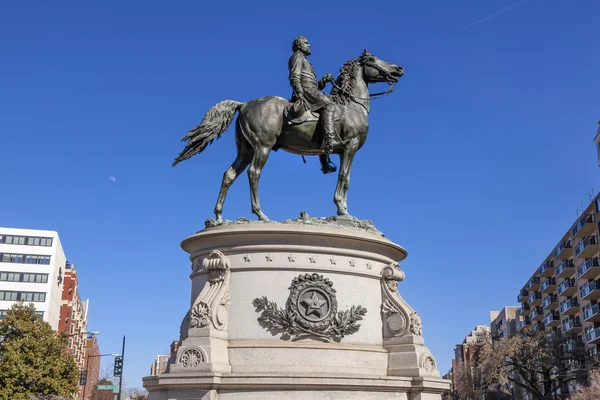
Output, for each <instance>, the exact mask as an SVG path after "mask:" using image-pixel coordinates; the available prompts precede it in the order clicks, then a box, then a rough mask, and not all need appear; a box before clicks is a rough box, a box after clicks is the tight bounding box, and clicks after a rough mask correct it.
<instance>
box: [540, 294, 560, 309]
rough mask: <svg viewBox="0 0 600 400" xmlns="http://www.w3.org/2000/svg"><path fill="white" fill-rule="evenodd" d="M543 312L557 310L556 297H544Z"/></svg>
mask: <svg viewBox="0 0 600 400" xmlns="http://www.w3.org/2000/svg"><path fill="white" fill-rule="evenodd" d="M542 308H543V309H544V311H548V310H556V309H557V308H558V296H546V297H544V300H543V301H542Z"/></svg>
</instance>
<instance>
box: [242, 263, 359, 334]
mask: <svg viewBox="0 0 600 400" xmlns="http://www.w3.org/2000/svg"><path fill="white" fill-rule="evenodd" d="M289 289H290V296H289V297H288V300H287V303H286V307H285V309H280V308H279V307H278V306H277V304H276V303H275V302H272V301H269V300H268V299H267V298H266V297H262V298H256V299H254V301H253V302H252V304H253V305H254V307H256V311H257V312H260V313H261V315H260V316H259V317H258V322H259V324H260V326H262V327H263V328H265V329H267V330H268V331H270V332H273V333H275V334H276V333H287V334H288V335H290V336H292V337H293V338H299V337H304V336H318V337H320V338H323V339H326V340H335V341H339V340H341V339H342V338H343V337H344V336H346V335H351V334H353V333H356V332H358V329H359V328H360V325H359V324H357V322H358V321H360V320H362V318H363V316H364V315H365V314H366V313H367V309H366V308H364V307H362V306H361V305H357V306H352V307H351V308H350V310H346V311H339V312H338V311H337V300H336V298H335V293H336V291H335V289H333V282H331V281H330V280H329V279H327V278H323V275H319V274H312V275H311V274H305V275H300V276H298V277H297V278H294V280H293V281H292V285H291V286H290V288H289Z"/></svg>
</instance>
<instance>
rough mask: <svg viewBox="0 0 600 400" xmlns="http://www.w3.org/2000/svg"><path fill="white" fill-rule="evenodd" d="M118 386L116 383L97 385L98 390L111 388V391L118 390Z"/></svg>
mask: <svg viewBox="0 0 600 400" xmlns="http://www.w3.org/2000/svg"><path fill="white" fill-rule="evenodd" d="M118 389H119V386H118V385H98V390H112V391H113V392H114V391H115V390H118Z"/></svg>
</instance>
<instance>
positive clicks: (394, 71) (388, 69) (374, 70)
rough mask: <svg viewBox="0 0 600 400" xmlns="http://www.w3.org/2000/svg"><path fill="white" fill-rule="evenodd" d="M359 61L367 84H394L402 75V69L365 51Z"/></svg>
mask: <svg viewBox="0 0 600 400" xmlns="http://www.w3.org/2000/svg"><path fill="white" fill-rule="evenodd" d="M359 61H360V64H361V65H362V67H363V75H364V79H365V82H367V83H376V82H388V83H396V82H398V78H400V77H401V76H402V75H404V69H403V68H402V67H401V66H399V65H396V64H391V63H388V62H386V61H383V60H380V59H379V58H377V57H375V56H374V55H373V54H371V53H369V52H368V51H367V49H365V51H364V52H363V53H362V55H361V56H360V58H359Z"/></svg>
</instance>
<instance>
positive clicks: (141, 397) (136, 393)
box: [125, 388, 148, 400]
mask: <svg viewBox="0 0 600 400" xmlns="http://www.w3.org/2000/svg"><path fill="white" fill-rule="evenodd" d="M125 395H126V396H127V397H128V398H130V399H132V400H146V399H147V398H148V392H147V391H146V390H145V389H139V388H128V389H126V390H125Z"/></svg>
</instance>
